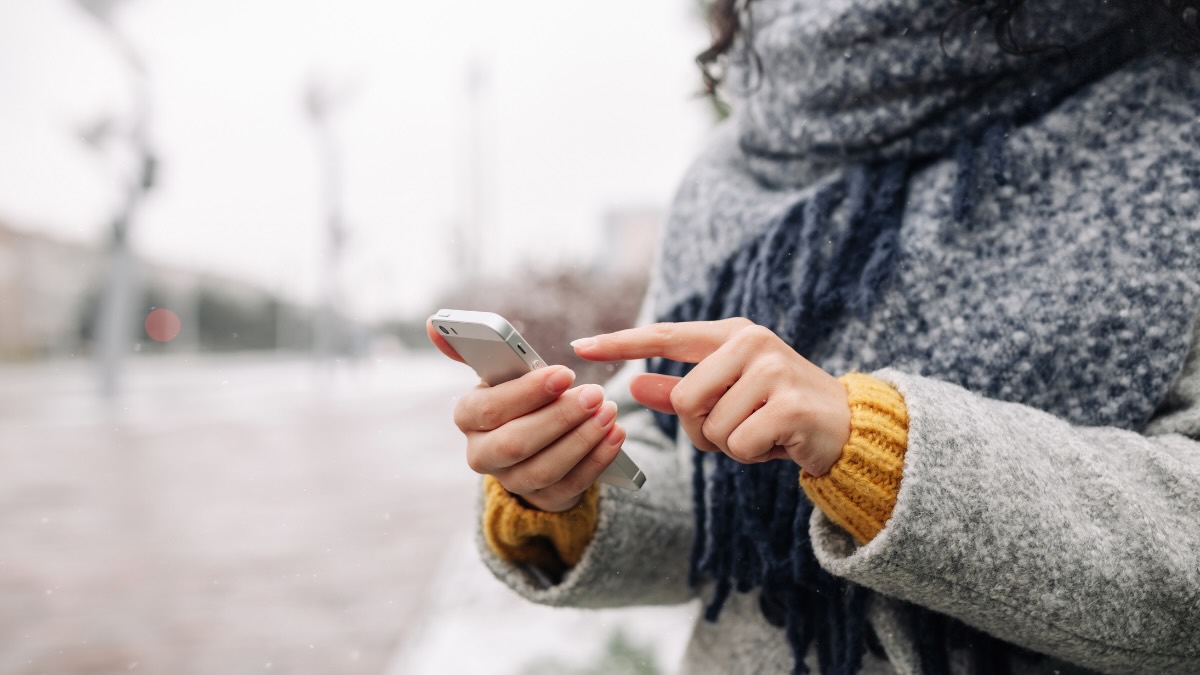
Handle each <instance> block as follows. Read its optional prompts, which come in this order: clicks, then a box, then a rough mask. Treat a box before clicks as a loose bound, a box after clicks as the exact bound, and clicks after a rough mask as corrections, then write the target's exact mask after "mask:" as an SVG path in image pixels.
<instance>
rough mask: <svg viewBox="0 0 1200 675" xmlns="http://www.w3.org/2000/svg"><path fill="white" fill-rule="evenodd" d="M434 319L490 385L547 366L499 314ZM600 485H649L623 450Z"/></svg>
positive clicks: (445, 314)
mask: <svg viewBox="0 0 1200 675" xmlns="http://www.w3.org/2000/svg"><path fill="white" fill-rule="evenodd" d="M431 318H432V321H433V327H434V328H436V329H437V330H438V331H439V332H441V334H442V337H444V338H446V342H449V343H450V346H451V347H454V351H456V352H458V354H459V356H462V357H463V360H465V361H466V362H467V365H469V366H471V367H472V368H474V369H475V372H476V373H478V374H479V377H480V379H482V380H483V381H484V382H487V383H488V385H490V386H493V387H494V386H496V385H498V384H501V383H503V382H508V381H509V380H515V379H517V378H518V377H520V376H522V375H524V374H525V373H528V372H529V371H531V370H535V369H537V368H542V367H544V366H545V365H546V362H545V361H543V360H542V357H540V356H538V353H537V352H535V351H534V350H533V347H530V346H529V342H528V341H526V340H525V338H523V337H521V334H520V333H518V332H517V329H515V328H513V327H512V324H510V323H509V322H508V321H507V320H505V318H504V317H502V316H500V315H499V314H493V313H491V312H472V311H468V310H463V309H439V310H438V312H437V314H434V315H433V317H431ZM600 482H602V483H608V484H609V485H613V486H616V487H619V488H624V489H626V490H637V489H640V488H641V487H642V484H643V483H645V482H646V475H645V474H643V473H642V470H641V469H639V468H638V465H637V464H634V463H633V460H632V459H630V458H629V455H626V454H625V451H624V450H622V451H621V452H620V453H619V454H617V458H616V459H615V460H613V463H612V464H610V465H608V468H607V469H605V470H604V473H602V474H600Z"/></svg>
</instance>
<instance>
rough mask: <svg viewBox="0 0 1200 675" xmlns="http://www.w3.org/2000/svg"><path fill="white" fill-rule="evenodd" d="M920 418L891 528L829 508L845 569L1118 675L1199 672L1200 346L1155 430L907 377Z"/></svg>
mask: <svg viewBox="0 0 1200 675" xmlns="http://www.w3.org/2000/svg"><path fill="white" fill-rule="evenodd" d="M877 376H878V377H880V378H881V379H883V380H884V381H887V382H890V383H891V384H892V385H893V386H895V387H896V388H897V389H898V390H899V391H900V392H901V393H902V394H903V395H904V398H905V401H906V402H907V405H908V413H909V441H908V451H907V454H906V456H905V465H904V470H903V480H902V481H901V485H900V491H899V494H898V497H897V503H896V507H895V510H894V511H893V514H892V518H891V520H890V521H889V522H888V523H887V525H886V526H885V528H884V529H883V531H882V532H881V533H880V534H879V535H878V536H877V537H875V539H873V540H871V541H870V542H869V543H867V544H866V545H863V546H861V547H860V546H857V545H856V544H855V543H854V541H853V540H852V539H851V538H850V537H849V536H848V535H847V534H846V533H845V532H844V531H843V530H841V529H840V528H838V527H837V526H835V525H833V524H832V523H831V522H830V521H829V520H828V518H827V517H825V516H824V515H822V514H821V513H820V512H819V511H818V512H816V513H814V515H813V518H812V521H811V523H810V527H811V536H812V541H813V546H814V548H815V549H816V553H817V557H818V559H819V560H820V561H821V564H822V565H823V566H824V567H825V568H826V569H828V570H829V571H830V572H831V573H833V574H836V575H839V576H842V577H845V578H847V579H850V580H852V581H854V582H856V583H859V584H862V585H864V586H867V587H870V588H873V589H875V590H877V591H879V592H880V593H883V594H885V595H889V596H894V597H898V598H902V599H905V600H908V601H910V602H913V603H915V604H918V605H921V606H924V607H928V608H930V609H933V610H935V611H938V612H942V613H945V614H948V615H951V616H954V617H956V618H958V619H961V620H962V621H964V622H966V623H967V624H970V625H972V626H975V627H977V628H979V629H981V630H983V631H985V632H987V633H990V634H992V635H995V636H998V637H1000V638H1002V639H1005V640H1008V641H1010V642H1013V643H1016V644H1019V645H1022V646H1025V647H1028V648H1030V649H1032V650H1034V651H1037V652H1040V653H1044V654H1048V655H1050V656H1053V657H1057V658H1060V659H1063V660H1066V661H1070V662H1074V663H1077V664H1079V665H1082V666H1086V667H1089V668H1094V669H1098V670H1101V671H1105V672H1158V673H1196V672H1200V442H1198V439H1200V351H1198V350H1197V349H1196V348H1195V346H1194V347H1193V351H1192V354H1191V356H1190V358H1189V360H1188V363H1187V365H1186V366H1185V369H1184V372H1183V374H1182V375H1181V377H1180V379H1179V380H1178V381H1177V383H1176V385H1175V386H1174V387H1173V389H1172V392H1171V394H1170V396H1169V397H1168V400H1167V401H1166V402H1165V406H1164V408H1163V409H1164V410H1169V411H1170V412H1169V413H1165V414H1160V415H1159V417H1157V418H1156V419H1155V420H1154V421H1153V422H1152V423H1151V424H1150V425H1149V427H1148V428H1147V429H1146V430H1145V434H1139V433H1134V432H1131V431H1125V430H1120V429H1113V428H1082V427H1077V426H1072V425H1070V424H1068V423H1066V422H1064V421H1062V420H1060V419H1058V418H1056V417H1053V416H1051V415H1048V414H1046V413H1043V412H1040V411H1038V410H1034V409H1032V408H1029V407H1025V406H1021V405H1016V404H1012V403H1003V402H999V401H995V400H990V399H985V398H982V397H980V396H976V395H974V394H971V393H969V392H967V391H965V390H963V389H961V388H959V387H956V386H953V385H949V384H946V383H942V382H938V381H935V380H932V379H927V378H922V377H918V376H913V375H908V374H904V373H900V372H895V371H888V370H885V371H881V372H879V373H877Z"/></svg>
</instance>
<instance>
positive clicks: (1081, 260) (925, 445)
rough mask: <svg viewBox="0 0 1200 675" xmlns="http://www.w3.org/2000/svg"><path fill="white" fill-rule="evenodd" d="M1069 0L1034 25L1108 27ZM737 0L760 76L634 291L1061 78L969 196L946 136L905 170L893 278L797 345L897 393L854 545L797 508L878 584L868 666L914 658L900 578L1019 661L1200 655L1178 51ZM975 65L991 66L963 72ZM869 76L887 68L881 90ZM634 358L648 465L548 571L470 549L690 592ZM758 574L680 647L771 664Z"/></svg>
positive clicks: (605, 581)
mask: <svg viewBox="0 0 1200 675" xmlns="http://www.w3.org/2000/svg"><path fill="white" fill-rule="evenodd" d="M1051 4H1053V3H1051ZM1065 6H1066V7H1076V6H1079V7H1083V6H1086V7H1084V9H1085V10H1087V11H1086V12H1085V14H1086V17H1085V18H1083V19H1080V22H1078V23H1073V22H1072V20H1069V19H1064V18H1062V17H1061V16H1060V17H1058V18H1057V19H1056V21H1057V22H1058V23H1055V24H1053V25H1055V26H1059V27H1063V26H1065V27H1067V28H1069V29H1071V30H1072V31H1075V32H1074V33H1072V35H1074V36H1076V37H1077V36H1078V35H1085V36H1086V35H1091V34H1093V33H1095V32H1096V31H1101V30H1102V29H1103V28H1104V27H1105V26H1107V25H1108V24H1106V23H1104V21H1105V20H1106V19H1105V17H1104V16H1103V14H1102V12H1099V11H1098V10H1097V8H1096V7H1093V6H1091V3H1078V4H1069V3H1068V4H1067V5H1065ZM1103 6H1104V7H1108V6H1109V5H1108V3H1104V4H1103ZM752 7H756V8H757V9H756V10H755V11H756V15H755V19H756V26H757V29H756V31H755V45H756V49H757V51H758V52H759V53H760V56H761V59H762V61H763V63H764V67H765V68H766V72H767V75H768V76H767V78H766V84H764V85H762V86H760V87H759V88H757V89H752V90H750V92H749V93H748V94H746V97H745V98H744V100H743V101H741V107H740V108H739V112H738V114H737V115H736V116H735V117H734V119H733V120H732V122H730V123H729V124H727V125H726V127H725V128H724V129H723V130H722V131H720V132H719V133H718V134H717V135H716V137H715V138H714V139H713V142H712V144H711V146H710V147H709V148H708V149H707V150H706V151H705V153H704V154H703V155H702V156H701V157H700V159H699V160H698V161H697V162H696V164H695V165H694V166H693V168H692V169H691V170H690V172H689V174H688V175H687V176H686V177H685V180H684V183H683V186H682V188H681V190H680V192H679V195H678V197H677V199H676V202H675V204H674V207H673V210H672V215H671V220H670V223H669V226H668V228H667V231H666V234H665V238H664V241H663V248H662V255H661V257H660V260H659V263H658V266H657V268H656V270H655V274H654V281H653V283H652V289H651V292H650V295H649V298H648V302H647V310H646V317H647V318H649V317H652V316H655V315H659V314H662V313H663V311H664V310H665V309H666V308H669V307H671V306H673V305H674V304H676V303H679V302H682V301H683V300H685V299H686V298H688V297H690V296H692V295H695V294H696V293H700V292H703V289H704V285H705V283H706V281H705V279H706V273H707V272H708V270H710V269H712V268H713V267H714V266H715V265H717V264H719V263H720V261H722V260H724V259H725V258H726V257H728V256H730V255H732V254H733V252H734V251H736V250H737V249H738V248H739V247H741V246H743V245H744V244H745V243H746V242H747V241H750V240H752V239H753V238H755V237H761V236H763V232H764V231H765V230H766V228H767V227H768V226H769V225H770V223H772V222H774V220H775V219H777V218H779V217H781V216H780V214H782V213H784V212H785V211H786V210H787V209H788V208H789V207H790V206H791V205H792V204H794V203H795V202H796V201H797V200H799V199H803V198H805V195H808V194H811V192H812V190H814V189H816V188H817V187H819V186H820V185H821V184H822V182H823V181H825V180H828V179H829V178H830V177H831V176H836V175H838V172H840V171H843V170H845V165H846V163H847V162H849V161H852V160H855V161H856V160H859V159H863V158H866V159H872V158H886V157H889V156H896V155H897V154H904V153H913V154H915V155H916V156H926V155H928V156H931V157H937V156H939V153H942V152H943V151H944V150H945V149H946V148H948V147H951V144H952V143H953V139H954V138H956V137H962V136H970V134H971V133H974V132H978V131H981V130H982V129H983V127H984V126H985V125H986V124H987V123H988V121H989V120H990V119H992V117H993V115H995V114H998V112H997V111H1003V110H1004V105H1005V104H1004V101H1008V100H1010V98H1011V96H1012V95H1013V91H1022V92H1024V91H1034V92H1037V91H1041V92H1056V93H1057V95H1058V98H1059V101H1058V102H1057V103H1056V104H1055V105H1054V106H1052V107H1050V108H1049V109H1047V110H1044V111H1042V112H1039V113H1038V114H1037V115H1036V116H1035V117H1034V118H1032V119H1029V120H1027V121H1023V122H1021V123H1020V124H1018V125H1016V126H1014V127H1013V128H1011V129H1009V130H1008V132H1007V133H1006V135H1005V136H1004V140H1003V152H1004V156H1005V157H1006V162H1007V164H1006V168H1005V169H1004V175H1003V176H1000V175H997V176H996V177H995V179H994V180H992V179H987V180H985V181H984V182H983V184H981V187H980V190H979V194H978V196H977V198H976V199H977V201H976V203H975V205H974V207H973V210H972V212H971V215H970V222H969V223H967V224H963V223H956V221H955V219H954V218H953V217H952V216H951V209H952V205H951V198H950V194H951V192H952V186H953V184H954V181H955V176H956V175H957V172H958V171H960V170H962V167H961V159H960V160H957V161H956V160H954V159H933V160H932V161H930V162H929V163H928V164H926V165H924V166H923V167H922V168H921V169H920V170H919V171H917V172H916V173H915V174H914V175H913V176H912V178H911V180H910V183H909V190H908V195H909V200H908V204H907V206H906V207H905V211H904V217H903V225H902V229H901V231H900V245H901V250H902V253H901V256H900V264H899V267H898V269H897V271H896V273H895V278H893V279H892V280H891V281H890V282H889V284H888V286H887V288H886V289H883V290H881V291H880V292H881V296H880V298H879V300H878V302H876V303H875V305H874V306H873V308H872V309H871V311H870V313H869V314H868V315H865V316H848V317H847V318H846V319H845V320H844V321H842V323H841V324H840V325H839V327H838V329H837V331H836V333H835V334H834V335H833V336H831V338H830V340H829V341H828V342H827V343H826V344H825V345H823V346H822V348H821V349H820V350H819V351H820V354H819V355H818V356H817V357H814V360H816V361H817V362H818V363H819V365H821V366H822V367H824V368H825V369H826V370H828V371H830V372H833V373H835V374H840V373H841V372H845V371H848V370H851V369H858V370H864V371H867V372H873V373H874V374H875V375H876V376H877V377H880V378H881V379H883V380H885V381H887V382H889V383H891V384H892V385H893V386H895V387H896V388H897V389H898V390H899V391H900V392H901V393H902V394H903V395H904V398H905V401H906V404H907V407H908V414H909V419H910V431H909V444H908V450H907V454H906V456H905V464H904V473H903V480H902V483H901V487H900V492H899V496H898V500H897V503H896V507H895V510H894V512H893V514H892V517H891V519H890V520H889V521H888V523H887V525H886V527H885V528H884V530H883V531H882V532H881V533H880V534H879V535H878V536H877V537H875V539H873V540H872V541H871V542H869V543H868V544H866V545H864V546H858V545H856V544H855V543H854V541H853V540H852V539H851V538H850V537H849V536H848V535H847V534H846V533H845V532H843V531H842V530H840V529H839V528H838V527H837V526H835V525H834V524H832V522H831V521H829V520H828V519H827V518H826V517H825V516H824V515H823V514H821V513H820V512H819V511H818V512H816V513H814V515H813V518H812V520H811V522H810V524H809V527H810V536H811V540H812V542H813V546H814V548H815V550H816V553H817V557H818V559H819V561H820V563H821V564H822V566H824V568H825V569H826V570H828V571H829V572H830V573H832V574H834V575H837V576H840V577H844V578H846V579H849V580H851V581H853V582H855V583H857V584H861V585H863V586H866V587H869V588H871V589H874V590H875V591H876V592H877V595H876V596H875V598H874V600H873V602H872V604H871V606H870V608H869V613H868V614H869V620H870V623H871V625H872V627H873V628H874V630H875V632H876V634H877V635H878V636H879V638H880V641H881V643H882V645H883V647H884V650H885V652H886V658H885V659H879V658H877V657H874V656H872V655H870V654H868V655H867V657H866V661H865V662H864V665H863V672H866V673H915V672H919V658H918V657H917V654H916V650H915V647H914V636H913V635H912V632H911V630H912V629H911V626H910V624H909V622H908V621H907V620H906V618H905V613H904V612H903V611H901V610H900V608H899V605H898V602H897V600H904V601H908V602H911V603H914V604H917V605H920V606H923V607H928V608H931V609H933V610H935V611H938V612H942V613H944V614H948V615H950V616H953V617H956V618H958V619H960V620H962V621H963V622H965V623H967V624H969V625H971V626H974V627H976V628H979V629H981V630H983V631H985V632H987V633H990V634H992V635H995V636H997V637H999V638H1001V639H1003V640H1006V641H1009V642H1012V643H1015V644H1018V645H1021V646H1023V647H1026V648H1028V649H1030V650H1032V651H1034V652H1038V653H1040V654H1045V655H1047V656H1048V657H1049V659H1047V660H1043V661H1040V662H1037V663H1033V662H1030V663H1027V664H1024V665H1023V666H1022V668H1021V669H1022V670H1023V672H1047V673H1049V672H1071V671H1073V670H1075V671H1077V670H1080V669H1090V670H1096V671H1101V672H1110V673H1200V333H1198V332H1197V331H1198V330H1200V329H1198V327H1197V317H1198V316H1200V76H1198V75H1197V74H1196V72H1197V70H1198V69H1197V68H1196V67H1195V61H1194V60H1190V59H1189V57H1179V56H1164V55H1155V54H1149V55H1145V54H1139V53H1138V51H1137V50H1138V49H1143V48H1144V46H1145V45H1144V40H1143V41H1141V43H1139V42H1138V41H1137V40H1134V41H1132V42H1129V41H1126V42H1120V41H1119V40H1118V41H1117V43H1114V45H1113V46H1112V51H1113V52H1114V53H1115V52H1121V54H1120V55H1119V57H1118V56H1114V57H1113V59H1114V61H1112V62H1108V63H1105V64H1101V65H1100V66H1097V67H1098V68H1099V69H1100V71H1101V72H1097V71H1096V70H1088V69H1086V68H1083V69H1080V68H1075V69H1067V71H1061V70H1054V69H1052V68H1051V69H1048V70H1047V69H1042V70H1039V71H1038V72H1037V73H1036V74H1029V73H1023V72H1022V71H1021V67H1022V63H1023V62H1022V61H1021V60H1020V59H1014V58H1009V57H1006V56H1004V55H997V54H996V53H994V52H992V53H989V52H988V51H987V50H986V49H981V50H979V56H978V57H977V60H976V61H972V60H971V59H969V58H965V57H964V58H960V59H959V61H960V62H959V64H958V65H957V66H954V67H953V68H952V67H950V66H946V65H945V64H944V62H943V61H942V60H940V59H941V58H942V57H944V54H942V53H941V51H940V48H938V49H934V47H933V46H932V45H933V44H935V43H936V40H937V37H938V34H939V33H940V27H941V26H942V25H943V24H944V20H943V19H944V17H945V12H946V11H949V10H950V9H953V8H954V7H957V5H956V4H955V3H953V2H948V1H947V0H838V1H834V2H828V3H812V2H770V1H764V2H759V3H755V4H753V5H752ZM948 8H949V9H948ZM1059 9H1062V7H1060V8H1059ZM927 10H928V11H927ZM1063 11H1066V10H1063ZM939 12H941V14H939ZM897 26H904V27H905V28H904V29H898V28H897ZM908 27H912V30H911V31H909V30H908V29H907V28H908ZM872 36H883V37H877V39H875V38H873V37H872ZM949 42H950V43H951V44H950V47H949V49H950V52H951V53H952V54H955V53H957V52H955V51H954V50H955V44H954V40H953V39H951V40H950V41H949ZM797 45H801V46H797ZM1122 50H1124V51H1122ZM880 53H882V54H884V56H879V54H880ZM989 59H991V61H989ZM996 64H1000V66H997V65H996ZM997 68H999V69H998V70H997ZM1068 71H1069V72H1068ZM734 72H735V74H736V72H737V71H736V70H735V71H734ZM780 73H783V74H784V75H786V77H785V76H784V75H780ZM881 73H882V75H881ZM981 73H984V74H986V73H991V74H994V75H996V76H995V77H992V78H990V79H989V78H983V79H986V83H985V84H983V85H981V84H979V83H980V80H981V78H980V74H981ZM955 77H959V78H961V79H960V80H958V81H956V80H955V79H954V78H955ZM889 78H898V79H899V80H901V81H903V82H905V83H907V84H905V85H904V86H899V87H898V88H897V89H896V90H895V91H889V92H888V95H883V94H880V93H879V92H880V91H881V90H885V89H886V88H887V83H888V82H892V81H894V79H889ZM922 78H928V79H927V80H923V79H922ZM788 83H799V84H792V85H790V84H788ZM913 83H916V84H918V85H921V84H923V85H924V86H909V85H912V84H913ZM972 87H975V88H977V89H978V91H975V92H974V93H973V94H972V93H971V88H972ZM1022 87H1024V89H1022ZM964 91H965V92H967V94H970V95H964V94H963V92H964ZM997 91H1000V92H1001V93H1002V94H1004V95H1003V96H1001V95H1000V94H995V92H997ZM872 92H874V93H876V94H878V95H875V96H872V95H871V94H872ZM993 94H995V96H993ZM989 97H990V98H989ZM847 98H849V99H852V100H853V101H855V102H856V106H849V104H847V103H846V100H847ZM993 99H994V100H993ZM826 104H827V105H826ZM931 110H933V111H941V112H940V114H936V115H935V114H931ZM931 120H932V121H931ZM764 147H765V148H768V149H769V150H771V152H761V151H759V150H757V149H761V148H764ZM756 148H757V149H756ZM780 157H783V159H779V158H780ZM980 161H981V162H982V161H983V160H982V159H981V160H980ZM983 173H985V174H986V172H983ZM839 224H840V225H839ZM844 225H845V222H844V219H843V220H841V221H839V220H838V218H836V217H835V218H834V225H832V226H831V227H834V228H836V227H838V226H844ZM832 236H833V233H831V237H832ZM797 264H799V263H797ZM801 271H802V270H793V273H795V274H799V273H800V272H801ZM641 368H642V366H641V364H638V363H633V364H629V366H628V367H627V368H626V369H625V370H624V371H623V373H622V375H621V376H620V377H618V379H617V380H616V381H614V382H613V383H611V384H610V385H609V387H608V391H609V394H610V395H611V396H614V397H615V398H616V399H617V400H618V402H619V403H620V404H621V408H620V420H621V423H622V424H623V425H624V426H625V427H626V428H627V430H628V432H629V439H628V441H627V442H626V445H625V448H626V451H627V452H629V453H630V454H631V455H633V456H634V458H635V460H636V461H637V462H638V463H639V464H640V465H641V466H642V468H643V470H644V471H645V473H646V474H647V476H648V480H647V483H646V486H645V487H644V488H643V489H642V490H641V491H640V492H626V491H621V490H616V489H610V488H608V487H607V486H605V488H604V492H603V493H602V497H601V500H600V509H601V512H600V519H599V524H598V529H597V531H596V533H595V537H594V539H593V540H592V542H591V544H590V545H589V548H588V550H587V552H586V553H585V555H584V557H583V559H582V561H581V562H580V563H579V564H578V565H577V566H576V567H575V568H574V569H572V570H571V571H570V572H569V573H568V574H567V576H566V578H565V579H563V580H562V582H561V583H558V584H555V585H549V584H547V583H545V582H544V581H543V580H542V577H540V576H539V575H537V574H532V573H530V571H529V570H527V569H523V568H521V567H520V566H518V565H513V564H510V563H507V562H504V561H502V560H499V559H498V558H496V557H495V556H494V555H492V554H491V553H490V552H489V551H488V549H487V547H486V545H483V546H481V554H482V555H483V557H484V559H485V561H486V563H487V564H488V565H489V566H490V568H491V569H492V570H493V572H494V573H495V574H496V576H497V577H498V578H499V579H501V580H502V581H503V582H504V583H506V584H508V585H509V586H511V587H512V588H513V589H515V590H516V591H517V592H518V593H520V594H522V595H523V596H525V597H527V598H528V599H530V600H532V601H534V602H538V603H544V604H548V605H565V606H576V607H612V606H622V605H631V604H664V603H678V602H684V601H687V600H689V599H691V598H694V597H696V596H697V595H699V596H701V597H709V596H710V595H711V592H712V588H711V585H702V586H701V587H700V588H691V587H689V586H688V584H687V581H686V578H687V569H688V550H689V546H690V544H691V540H692V534H693V527H694V524H693V516H692V501H691V487H690V481H691V468H690V467H691V462H690V453H691V447H690V444H689V443H688V442H687V439H686V438H684V437H682V436H681V437H680V438H676V439H671V438H667V437H665V436H664V434H663V433H662V432H661V431H660V430H659V429H658V428H657V427H656V426H655V425H654V424H653V422H652V419H651V416H650V414H649V412H648V411H646V410H645V409H641V408H639V407H638V406H637V405H636V404H634V403H633V402H632V401H631V400H630V399H629V398H628V392H627V387H626V386H625V385H624V382H625V381H627V379H628V377H630V376H632V374H633V373H635V372H637V371H638V370H640V369H641ZM756 594H757V591H752V592H751V593H748V594H737V593H735V594H734V595H733V596H732V597H731V598H730V600H729V603H728V605H726V607H725V610H724V612H723V613H722V615H721V618H720V620H719V621H718V622H717V623H715V624H710V623H706V622H704V621H703V620H700V621H699V622H698V623H697V624H696V627H695V632H694V636H693V639H692V641H691V644H690V646H689V648H688V649H687V652H686V656H685V662H684V664H683V665H682V670H683V671H684V672H689V673H774V672H789V671H790V670H791V669H792V665H793V663H792V656H791V653H790V651H789V648H788V645H787V641H786V639H785V637H784V635H783V632H782V630H781V629H779V628H776V627H773V626H771V625H770V624H768V623H767V622H766V621H765V620H764V619H763V617H762V616H761V612H760V611H759V609H758V600H757V597H756ZM958 656H963V657H964V658H961V659H954V660H953V663H952V665H953V666H954V669H955V670H956V671H957V672H967V670H966V663H967V659H966V658H965V655H962V654H960V655H958ZM809 660H810V662H811V663H810V666H812V667H813V668H814V670H815V668H816V664H815V661H813V659H812V658H810V659H809Z"/></svg>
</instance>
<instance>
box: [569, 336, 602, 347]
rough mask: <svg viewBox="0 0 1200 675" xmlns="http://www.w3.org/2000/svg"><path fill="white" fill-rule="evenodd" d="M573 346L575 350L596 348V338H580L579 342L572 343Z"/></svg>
mask: <svg viewBox="0 0 1200 675" xmlns="http://www.w3.org/2000/svg"><path fill="white" fill-rule="evenodd" d="M571 346H572V347H574V348H575V349H588V348H590V347H595V346H596V338H594V337H586V338H579V339H578V340H574V341H572V342H571Z"/></svg>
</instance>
